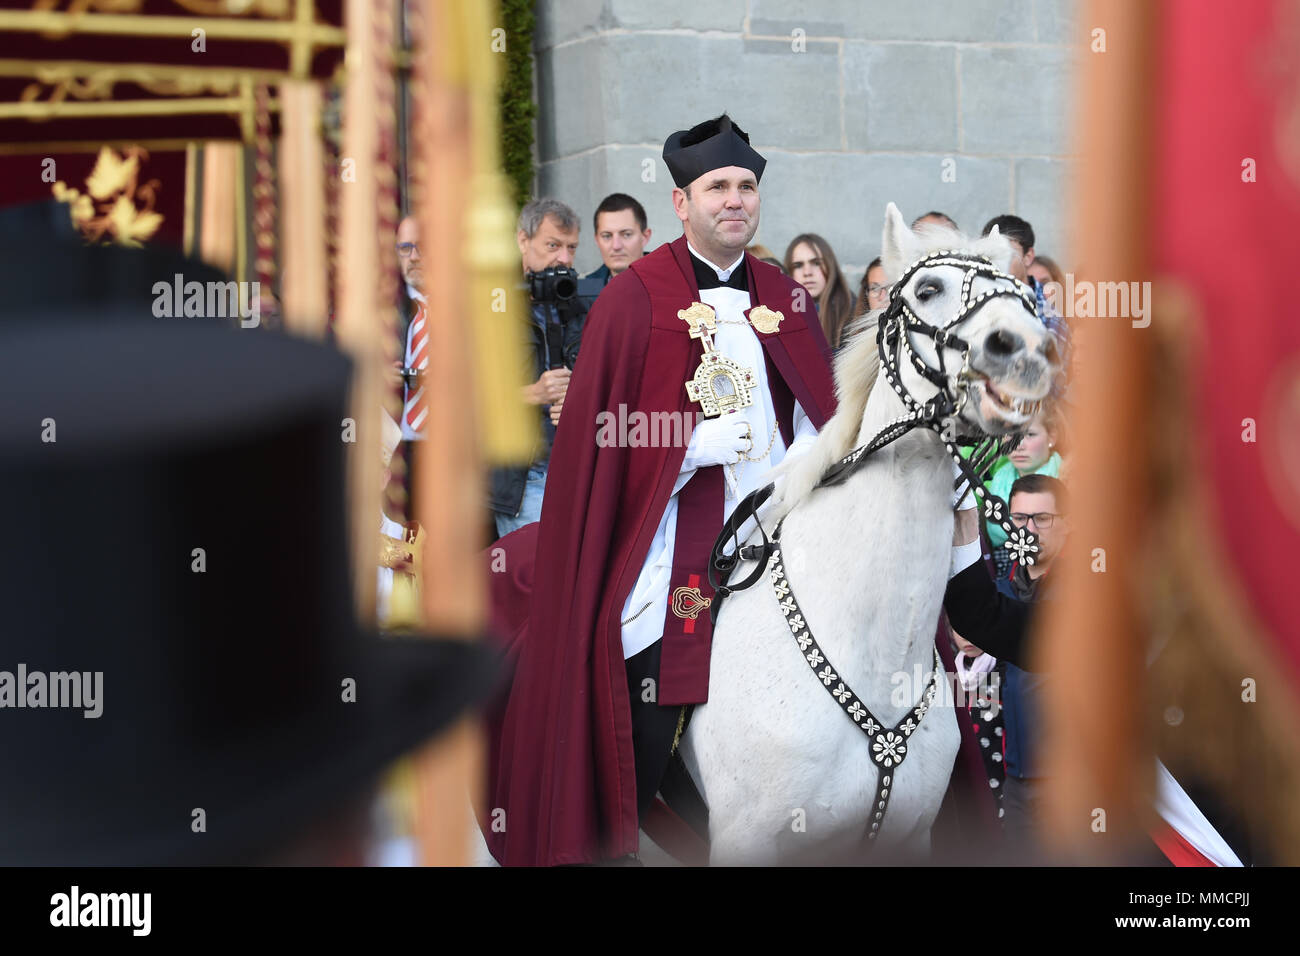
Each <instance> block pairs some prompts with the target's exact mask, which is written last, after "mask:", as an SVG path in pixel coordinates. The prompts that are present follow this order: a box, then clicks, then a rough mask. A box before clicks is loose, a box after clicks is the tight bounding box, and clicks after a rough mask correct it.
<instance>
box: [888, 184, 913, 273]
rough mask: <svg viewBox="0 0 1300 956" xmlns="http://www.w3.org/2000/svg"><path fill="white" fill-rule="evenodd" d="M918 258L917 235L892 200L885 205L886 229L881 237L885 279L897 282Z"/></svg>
mask: <svg viewBox="0 0 1300 956" xmlns="http://www.w3.org/2000/svg"><path fill="white" fill-rule="evenodd" d="M914 259H916V237H915V236H914V235H913V234H912V230H911V229H909V228H908V227H907V221H906V220H905V219H904V218H903V214H902V213H901V212H899V211H898V207H897V206H895V205H894V204H893V203H892V202H891V203H890V204H889V205H888V206H886V207H885V229H884V232H883V233H882V234H881V237H880V265H881V268H883V269H884V270H885V279H886V280H887V281H889V282H897V281H898V280H899V278H900V277H901V276H902V275H903V270H904V269H906V268H907V267H908V266H909V265H911V264H912V261H913V260H914Z"/></svg>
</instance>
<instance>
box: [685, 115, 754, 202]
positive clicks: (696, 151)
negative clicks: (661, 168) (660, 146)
mask: <svg viewBox="0 0 1300 956" xmlns="http://www.w3.org/2000/svg"><path fill="white" fill-rule="evenodd" d="M664 162H665V163H667V164H668V171H669V172H670V173H672V175H673V182H674V183H676V184H677V185H678V186H679V187H683V188H684V187H686V186H688V185H689V184H690V183H693V182H695V180H697V179H699V178H700V177H701V176H703V175H704V174H705V173H707V172H709V171H710V170H714V169H721V168H722V167H723V166H740V167H741V168H742V169H748V170H750V171H751V172H752V173H753V174H754V179H755V180H757V181H761V180H762V179H763V167H765V166H766V165H767V160H766V159H764V158H763V157H762V156H760V155H758V153H757V152H756V151H755V150H754V148H753V147H752V146H750V145H749V136H748V135H747V134H746V133H745V131H744V130H743V129H741V128H740V127H739V126H737V125H736V124H735V123H733V122H732V121H731V117H730V116H728V115H727V114H726V113H723V114H722V115H721V116H719V117H718V118H717V119H711V120H705V121H704V122H703V123H700V124H698V125H697V126H692V127H691V128H690V129H686V130H678V131H677V132H675V133H673V134H672V135H671V136H669V137H668V140H667V142H665V143H664Z"/></svg>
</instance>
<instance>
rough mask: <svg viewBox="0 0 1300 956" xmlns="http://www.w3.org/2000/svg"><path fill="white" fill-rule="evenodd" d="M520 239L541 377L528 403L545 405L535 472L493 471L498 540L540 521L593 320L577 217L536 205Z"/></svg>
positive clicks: (543, 202) (533, 370)
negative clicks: (583, 292)
mask: <svg viewBox="0 0 1300 956" xmlns="http://www.w3.org/2000/svg"><path fill="white" fill-rule="evenodd" d="M515 239H516V241H517V242H518V243H519V254H520V257H521V259H522V260H523V271H524V289H525V291H527V293H528V299H529V319H530V321H529V344H530V345H531V346H532V349H531V356H530V361H531V363H532V365H531V367H530V369H529V375H528V377H529V378H530V379H533V378H535V381H533V383H532V384H531V385H527V386H525V387H524V392H523V398H524V401H525V402H527V403H528V404H530V405H536V406H538V417H539V421H538V427H539V434H538V450H537V453H536V454H535V455H534V457H533V461H532V464H531V465H526V466H518V467H511V468H494V469H493V470H492V475H491V485H490V495H491V497H490V507H491V508H492V511H493V512H495V515H494V516H495V518H496V527H497V534H499V535H505V534H508V533H510V532H511V531H514V530H515V529H516V528H522V527H523V526H524V525H526V524H529V523H531V522H533V521H536V520H538V518H540V517H541V514H542V493H543V491H544V490H545V487H546V469H547V464H548V462H549V459H550V454H551V442H552V441H553V440H554V438H555V426H556V424H557V423H558V422H559V420H560V412H561V408H562V406H563V404H564V395H565V392H566V391H567V390H568V387H569V374H570V372H571V371H572V369H573V363H574V361H575V360H576V359H577V357H578V345H579V343H580V342H581V340H582V326H583V323H584V322H585V321H586V318H587V307H586V305H585V304H584V303H583V301H582V300H581V299H580V298H579V297H578V295H577V291H578V274H577V273H576V272H575V271H574V269H573V257H574V253H575V252H576V251H577V249H578V216H577V214H576V213H574V211H573V210H572V209H570V208H569V207H568V206H566V205H565V204H564V203H562V202H560V201H559V200H556V199H534V200H533V201H532V202H530V203H528V205H526V206H524V208H523V210H522V211H521V212H520V213H519V231H518V233H517V234H516V236H515Z"/></svg>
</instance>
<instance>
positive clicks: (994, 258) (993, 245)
mask: <svg viewBox="0 0 1300 956" xmlns="http://www.w3.org/2000/svg"><path fill="white" fill-rule="evenodd" d="M975 251H976V252H978V253H979V254H980V255H984V256H988V257H989V261H990V262H992V263H993V268H995V269H997V270H999V271H1001V272H1006V271H1007V270H1008V269H1010V268H1011V241H1010V240H1009V239H1007V238H1006V237H1005V236H1004V235H1002V230H1000V229H999V228H998V227H997V226H994V227H993V228H992V229H990V230H989V234H988V235H987V236H985V237H984V238H982V239H980V240H979V242H977V243H976V244H975Z"/></svg>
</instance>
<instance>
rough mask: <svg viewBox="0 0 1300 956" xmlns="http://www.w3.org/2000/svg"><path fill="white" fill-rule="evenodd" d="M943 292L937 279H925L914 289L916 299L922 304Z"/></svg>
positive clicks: (941, 284)
mask: <svg viewBox="0 0 1300 956" xmlns="http://www.w3.org/2000/svg"><path fill="white" fill-rule="evenodd" d="M942 291H943V283H941V282H940V281H939V280H938V279H926V280H924V281H923V282H922V283H921V284H920V285H918V286H917V287H916V297H917V299H919V300H920V301H922V302H925V301H926V300H927V299H933V298H934V297H935V296H936V295H938V294H939V293H941V292H942Z"/></svg>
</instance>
